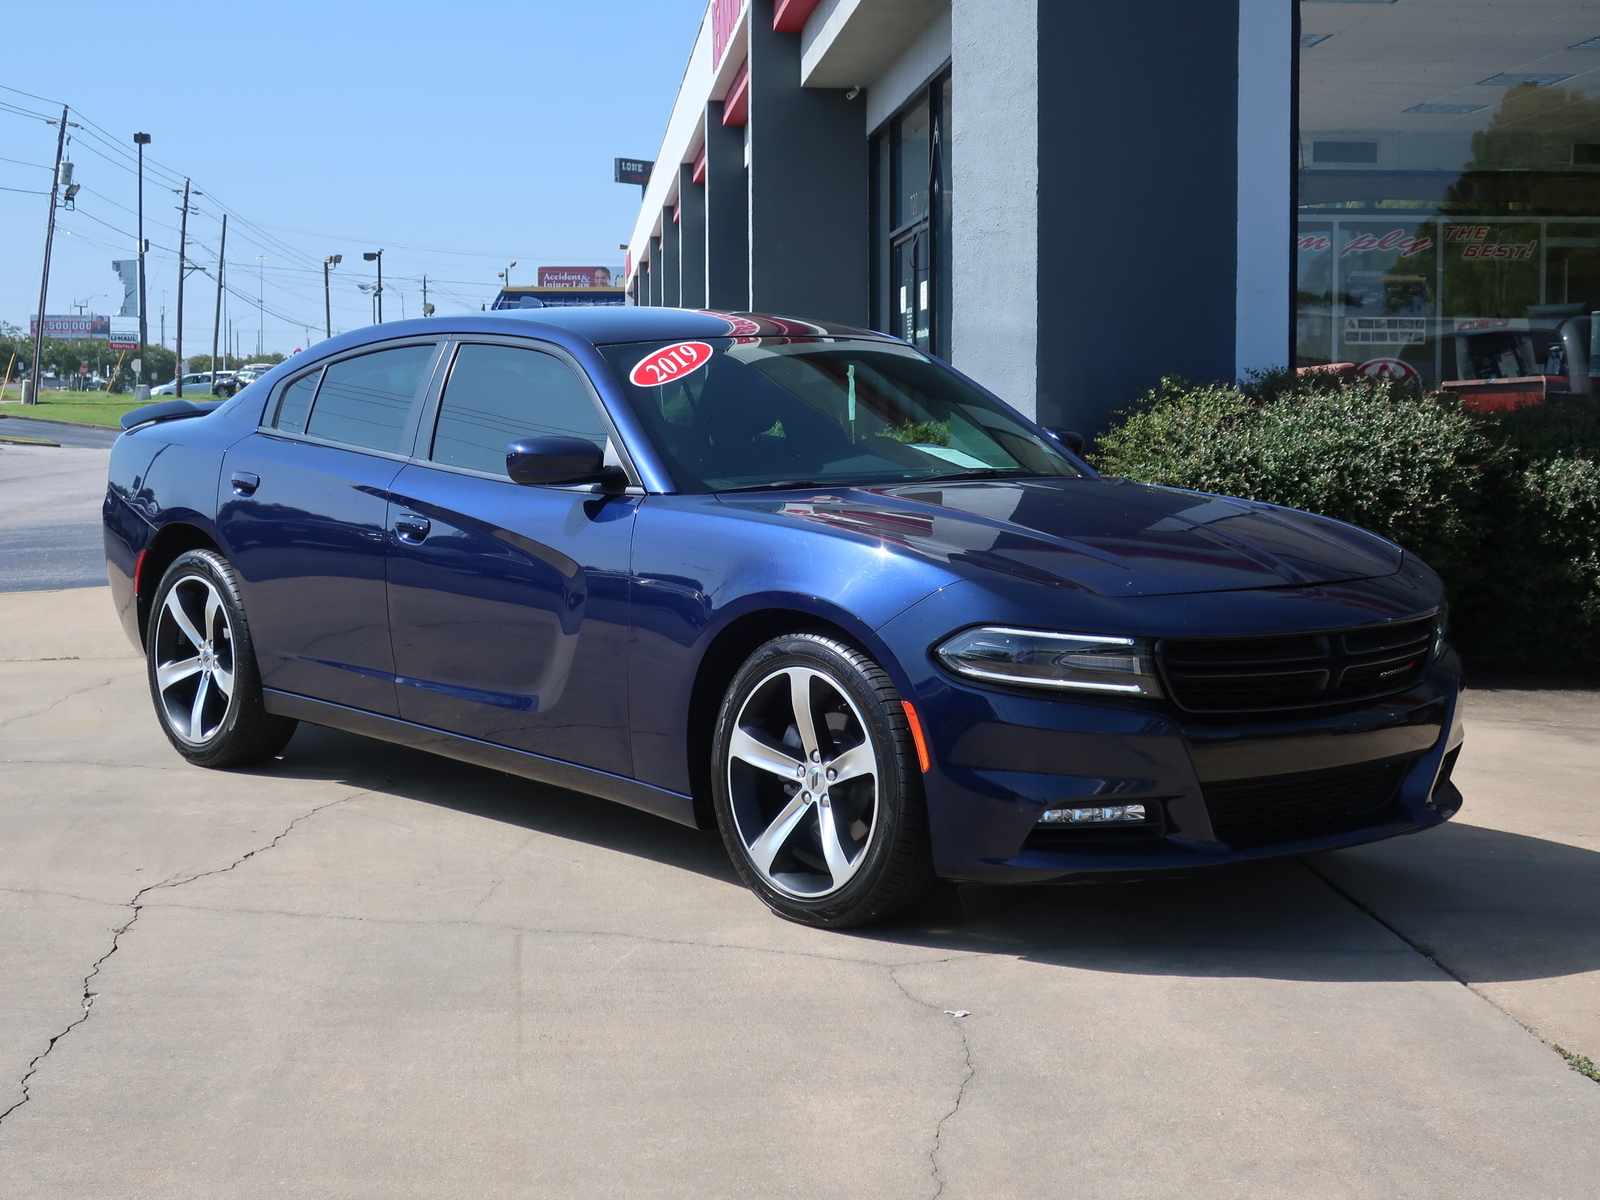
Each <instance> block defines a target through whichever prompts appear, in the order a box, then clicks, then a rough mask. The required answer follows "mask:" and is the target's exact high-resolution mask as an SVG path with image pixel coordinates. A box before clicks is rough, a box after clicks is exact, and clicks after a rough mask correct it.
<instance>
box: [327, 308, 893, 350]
mask: <svg viewBox="0 0 1600 1200" xmlns="http://www.w3.org/2000/svg"><path fill="white" fill-rule="evenodd" d="M442 333H505V334H523V335H531V336H534V337H537V336H539V335H541V334H545V335H546V336H549V335H552V334H568V335H576V337H578V338H580V339H582V340H583V341H586V342H589V343H590V344H591V345H596V346H603V345H610V344H613V343H618V342H648V341H659V340H666V339H674V338H717V337H861V338H874V339H880V340H882V339H885V337H886V335H884V334H881V333H874V332H872V331H871V330H867V329H858V328H856V327H855V326H852V325H843V324H839V323H836V322H831V321H805V320H800V319H798V318H795V317H783V316H776V315H773V314H770V313H746V312H719V311H715V310H711V309H691V308H653V307H643V306H636V305H622V304H606V305H599V304H597V305H563V306H560V307H550V308H513V309H501V310H497V311H495V312H479V313H463V314H461V315H458V316H453V317H426V318H419V319H417V320H411V321H394V322H390V323H388V324H385V325H369V326H367V327H366V328H363V329H356V330H351V331H350V332H349V333H344V334H340V335H338V336H337V337H335V338H334V339H332V341H331V342H324V343H322V344H320V345H318V346H316V347H313V349H314V350H315V351H317V357H320V356H321V354H322V353H323V352H325V351H328V350H339V349H344V348H347V347H349V348H353V347H355V346H359V345H365V344H366V343H368V342H374V341H378V340H380V339H383V340H387V339H389V338H401V337H418V336H422V335H426V334H442ZM561 340H566V339H561Z"/></svg>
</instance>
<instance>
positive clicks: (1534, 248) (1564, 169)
mask: <svg viewBox="0 0 1600 1200" xmlns="http://www.w3.org/2000/svg"><path fill="white" fill-rule="evenodd" d="M1301 18H1302V30H1303V32H1302V37H1301V40H1300V46H1301V49H1300V68H1301V69H1300V175H1299V187H1300V196H1299V225H1298V229H1297V246H1296V256H1297V263H1298V287H1297V304H1296V310H1297V311H1296V328H1295V332H1296V361H1297V363H1298V364H1299V365H1301V366H1310V365H1314V364H1323V363H1341V362H1342V363H1354V364H1357V365H1359V366H1360V367H1361V368H1362V369H1363V370H1364V371H1365V372H1366V373H1368V374H1371V375H1384V376H1389V377H1399V378H1409V377H1419V378H1421V379H1422V380H1423V381H1424V382H1426V383H1429V384H1438V383H1441V382H1444V381H1449V380H1465V379H1484V378H1491V377H1500V376H1506V375H1522V376H1526V375H1541V374H1543V375H1557V376H1565V377H1566V378H1564V379H1561V380H1552V381H1551V385H1552V386H1556V387H1567V386H1570V387H1572V388H1573V390H1578V391H1587V390H1589V376H1588V371H1589V353H1588V351H1589V346H1590V340H1591V330H1590V317H1589V314H1590V313H1592V312H1597V311H1600V10H1594V9H1584V8H1579V7H1577V6H1574V5H1570V4H1550V3H1544V2H1542V0H1525V2H1522V3H1515V4H1506V3H1504V2H1503V0H1433V2H1430V3H1426V4H1423V3H1416V2H1414V0H1400V2H1399V3H1393V4H1328V3H1302V4H1301ZM1591 39H1593V40H1595V41H1596V44H1595V45H1593V46H1588V45H1585V44H1586V43H1588V42H1590V41H1591Z"/></svg>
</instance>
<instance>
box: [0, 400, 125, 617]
mask: <svg viewBox="0 0 1600 1200" xmlns="http://www.w3.org/2000/svg"><path fill="white" fill-rule="evenodd" d="M0 434H9V435H11V436H13V437H39V438H49V439H52V440H54V441H57V442H60V443H61V446H60V448H54V447H47V446H14V445H8V444H6V443H3V442H0V592H20V591H34V590H37V589H40V588H74V587H99V586H102V585H104V583H105V581H106V564H105V550H104V547H103V545H102V542H101V535H100V502H101V500H102V498H103V497H104V496H105V492H106V461H107V459H108V458H109V457H110V450H109V447H110V445H111V443H112V442H113V441H115V440H116V436H117V435H116V432H115V431H114V430H110V429H105V430H101V429H92V428H91V429H74V428H70V427H67V426H62V425H55V424H48V423H45V422H39V421H24V420H18V419H16V418H14V417H7V418H5V419H4V420H0Z"/></svg>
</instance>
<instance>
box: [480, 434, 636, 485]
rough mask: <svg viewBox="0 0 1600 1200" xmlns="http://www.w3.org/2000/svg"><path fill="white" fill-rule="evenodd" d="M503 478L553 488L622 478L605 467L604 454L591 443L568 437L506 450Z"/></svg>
mask: <svg viewBox="0 0 1600 1200" xmlns="http://www.w3.org/2000/svg"><path fill="white" fill-rule="evenodd" d="M506 474H507V475H509V476H511V479H512V482H514V483H526V484H543V485H545V486H553V485H556V484H563V483H606V482H610V481H611V480H613V479H619V478H621V477H622V471H621V470H620V468H617V467H608V466H606V465H605V451H604V450H602V449H601V448H600V447H599V446H597V445H595V444H594V443H593V442H591V441H586V440H585V439H583V438H571V437H530V438H520V439H518V440H517V441H515V442H512V443H511V445H509V446H507V447H506Z"/></svg>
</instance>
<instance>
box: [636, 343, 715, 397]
mask: <svg viewBox="0 0 1600 1200" xmlns="http://www.w3.org/2000/svg"><path fill="white" fill-rule="evenodd" d="M711 355H712V349H711V347H710V346H708V345H706V344H705V343H704V342H679V343H678V344H677V345H676V346H667V347H664V348H663V349H660V350H657V351H655V352H654V353H652V354H649V355H646V356H645V357H644V358H643V359H642V360H640V362H639V365H638V366H636V367H634V369H633V371H632V372H631V373H630V374H629V375H628V382H629V383H631V384H633V386H634V387H659V386H661V385H662V384H663V383H671V382H672V381H673V380H674V379H679V378H681V377H683V376H684V375H687V374H688V373H689V372H690V371H696V370H699V369H700V368H701V367H703V366H705V365H706V364H707V363H708V362H710V361H711Z"/></svg>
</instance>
